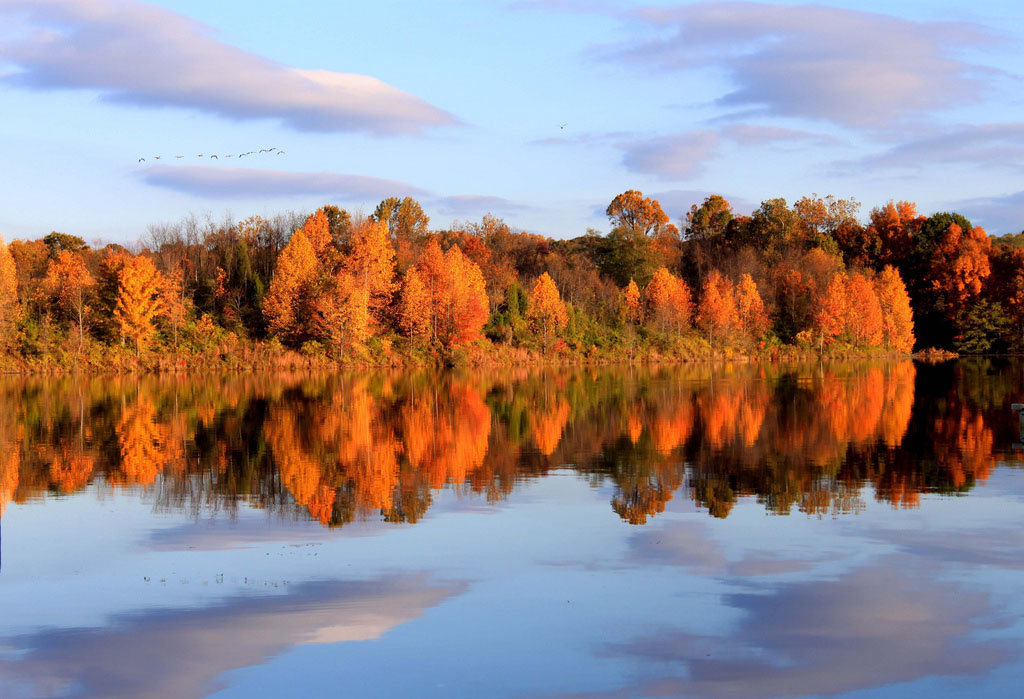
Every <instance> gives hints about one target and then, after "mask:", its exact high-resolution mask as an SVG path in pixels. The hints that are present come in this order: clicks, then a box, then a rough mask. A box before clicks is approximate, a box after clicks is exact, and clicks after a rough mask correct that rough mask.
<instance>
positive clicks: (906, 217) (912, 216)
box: [866, 201, 925, 267]
mask: <svg viewBox="0 0 1024 699" xmlns="http://www.w3.org/2000/svg"><path fill="white" fill-rule="evenodd" d="M870 219H871V223H870V225H869V226H868V228H867V231H866V237H867V238H868V239H872V238H874V239H877V241H878V249H879V259H880V260H881V261H882V262H885V263H888V264H891V265H894V266H896V267H902V266H903V265H904V263H905V262H906V260H907V259H908V257H909V256H910V254H911V252H912V251H913V249H914V245H915V240H916V238H917V234H918V231H919V230H920V229H921V226H922V225H923V223H924V220H925V219H924V217H923V216H918V214H917V205H916V204H914V203H913V202H909V201H899V202H894V201H889V203H888V204H886V205H885V206H880V207H876V208H874V209H872V210H871V216H870Z"/></svg>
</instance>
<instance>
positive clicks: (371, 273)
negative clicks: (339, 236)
mask: <svg viewBox="0 0 1024 699" xmlns="http://www.w3.org/2000/svg"><path fill="white" fill-rule="evenodd" d="M351 243H352V250H351V252H350V253H349V255H348V257H347V258H346V260H345V267H346V269H347V270H348V272H349V273H350V274H351V275H352V276H353V277H354V278H355V280H356V282H357V283H358V284H360V285H362V286H364V287H366V290H367V293H368V294H369V298H370V313H371V314H372V316H373V318H374V320H375V321H377V322H383V321H384V317H383V316H384V310H385V309H386V308H387V307H388V305H389V304H390V303H391V295H392V294H393V293H394V291H395V249H394V247H392V245H391V234H390V233H389V231H388V224H387V223H386V222H384V221H375V220H373V219H367V220H366V221H364V222H363V223H362V224H360V225H358V226H356V227H355V229H353V231H352V236H351Z"/></svg>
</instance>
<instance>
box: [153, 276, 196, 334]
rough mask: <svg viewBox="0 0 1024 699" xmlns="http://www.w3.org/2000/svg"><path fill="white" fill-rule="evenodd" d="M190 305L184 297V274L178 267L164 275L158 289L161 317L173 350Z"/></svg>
mask: <svg viewBox="0 0 1024 699" xmlns="http://www.w3.org/2000/svg"><path fill="white" fill-rule="evenodd" d="M190 305H191V304H190V302H189V300H188V299H187V297H186V295H185V284H184V274H183V273H182V270H181V267H178V268H177V269H175V270H174V272H172V273H171V274H166V275H164V284H163V286H162V287H161V288H160V306H161V308H162V309H163V310H162V312H161V316H162V318H163V319H164V321H165V322H166V323H167V325H169V326H170V329H171V340H172V342H173V343H174V347H175V349H177V347H178V331H179V330H181V326H183V325H184V324H185V321H186V320H187V319H188V310H189V306H190Z"/></svg>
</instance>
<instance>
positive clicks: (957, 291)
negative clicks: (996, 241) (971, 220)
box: [931, 223, 991, 320]
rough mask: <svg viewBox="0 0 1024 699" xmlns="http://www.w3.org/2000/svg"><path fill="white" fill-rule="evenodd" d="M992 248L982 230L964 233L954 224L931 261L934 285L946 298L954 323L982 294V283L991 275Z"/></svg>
mask: <svg viewBox="0 0 1024 699" xmlns="http://www.w3.org/2000/svg"><path fill="white" fill-rule="evenodd" d="M990 249H991V243H990V242H989V239H988V235H987V234H986V233H985V230H984V229H983V228H980V227H974V228H972V229H971V230H969V231H964V230H963V229H962V228H961V227H960V226H959V225H958V224H956V223H951V224H950V225H949V228H948V229H946V232H945V234H943V236H942V237H941V238H940V239H939V241H938V244H937V245H936V248H935V252H934V254H933V256H932V260H931V272H932V280H931V285H932V289H933V290H934V291H936V292H938V293H939V294H940V295H941V297H942V298H943V299H944V302H943V303H944V306H945V312H946V317H947V318H949V319H950V320H954V319H956V317H957V315H958V314H959V313H960V312H961V311H962V310H964V309H965V308H967V307H968V305H969V304H970V303H971V301H973V300H974V299H976V298H977V297H978V296H979V295H980V294H981V289H982V283H983V282H984V281H985V279H987V278H988V276H989V274H991V268H990V266H989V252H990Z"/></svg>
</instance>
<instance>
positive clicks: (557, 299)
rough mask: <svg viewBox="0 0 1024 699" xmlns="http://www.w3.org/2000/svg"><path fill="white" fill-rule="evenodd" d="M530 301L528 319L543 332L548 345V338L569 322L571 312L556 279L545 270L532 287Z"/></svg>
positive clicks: (545, 342)
mask: <svg viewBox="0 0 1024 699" xmlns="http://www.w3.org/2000/svg"><path fill="white" fill-rule="evenodd" d="M529 298H530V302H529V305H528V307H527V309H526V317H527V319H528V320H529V321H530V322H531V323H533V326H534V328H536V329H537V330H538V331H540V333H541V338H542V340H543V342H544V347H545V348H546V347H547V346H548V338H549V337H550V336H551V334H552V333H556V332H558V331H560V330H562V329H563V328H565V326H566V324H567V323H568V322H569V314H568V312H567V311H566V309H565V302H563V301H562V296H561V295H560V294H559V293H558V287H557V286H555V280H554V279H552V278H551V275H550V274H548V273H547V272H545V273H544V274H542V275H540V276H539V277H538V278H537V281H535V282H534V283H533V288H532V289H530V297H529Z"/></svg>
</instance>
